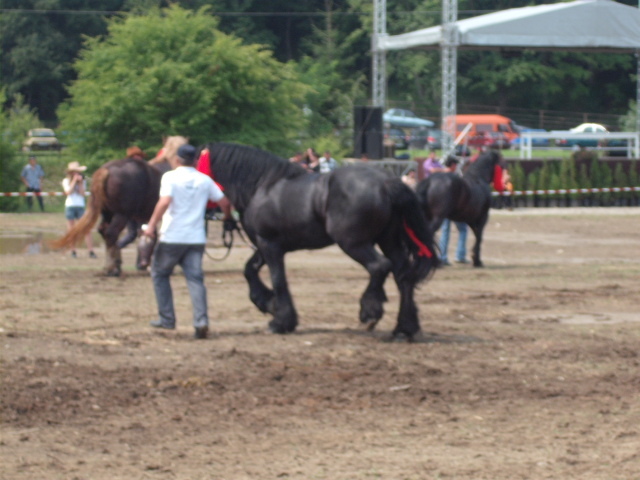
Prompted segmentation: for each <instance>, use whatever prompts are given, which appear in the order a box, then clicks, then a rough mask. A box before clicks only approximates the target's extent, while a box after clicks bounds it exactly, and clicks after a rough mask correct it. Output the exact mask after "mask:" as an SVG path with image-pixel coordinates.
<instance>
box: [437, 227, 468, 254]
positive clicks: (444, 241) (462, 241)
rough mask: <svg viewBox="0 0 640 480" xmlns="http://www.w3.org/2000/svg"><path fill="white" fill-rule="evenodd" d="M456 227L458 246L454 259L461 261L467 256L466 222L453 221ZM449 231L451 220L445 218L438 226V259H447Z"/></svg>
mask: <svg viewBox="0 0 640 480" xmlns="http://www.w3.org/2000/svg"><path fill="white" fill-rule="evenodd" d="M453 223H455V224H456V227H457V229H458V246H457V248H456V261H458V262H462V261H464V260H465V259H466V257H467V224H466V223H464V222H453ZM450 233H451V220H449V219H448V218H445V219H444V221H443V222H442V226H441V227H440V259H441V260H442V261H443V262H446V261H448V259H447V250H448V249H449V234H450Z"/></svg>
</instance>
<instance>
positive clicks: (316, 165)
mask: <svg viewBox="0 0 640 480" xmlns="http://www.w3.org/2000/svg"><path fill="white" fill-rule="evenodd" d="M306 163H307V168H308V169H309V170H310V171H312V172H319V171H320V156H319V155H318V154H317V153H316V151H315V150H314V149H313V148H311V147H309V148H307V154H306Z"/></svg>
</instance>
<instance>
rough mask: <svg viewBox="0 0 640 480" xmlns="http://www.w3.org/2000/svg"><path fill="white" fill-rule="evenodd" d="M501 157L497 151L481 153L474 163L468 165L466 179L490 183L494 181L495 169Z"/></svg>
mask: <svg viewBox="0 0 640 480" xmlns="http://www.w3.org/2000/svg"><path fill="white" fill-rule="evenodd" d="M500 157H501V155H500V153H499V152H497V151H495V150H488V151H486V152H483V153H481V154H480V156H479V157H478V158H477V159H476V160H475V161H474V162H470V163H469V164H468V166H467V169H466V170H465V172H464V175H463V176H464V178H468V179H480V180H483V181H485V182H487V183H490V182H491V181H492V179H493V168H494V167H495V165H496V164H497V163H498V162H499V161H500Z"/></svg>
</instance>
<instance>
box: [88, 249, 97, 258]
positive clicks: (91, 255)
mask: <svg viewBox="0 0 640 480" xmlns="http://www.w3.org/2000/svg"><path fill="white" fill-rule="evenodd" d="M89 258H98V256H97V255H96V254H95V253H94V251H93V250H91V251H90V252H89Z"/></svg>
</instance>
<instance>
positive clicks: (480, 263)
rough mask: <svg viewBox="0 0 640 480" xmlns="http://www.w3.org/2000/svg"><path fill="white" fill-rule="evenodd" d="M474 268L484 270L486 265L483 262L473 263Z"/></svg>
mask: <svg viewBox="0 0 640 480" xmlns="http://www.w3.org/2000/svg"><path fill="white" fill-rule="evenodd" d="M473 266H474V267H475V268H482V267H484V264H483V263H482V262H473Z"/></svg>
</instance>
